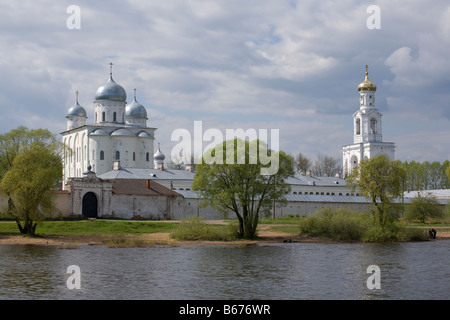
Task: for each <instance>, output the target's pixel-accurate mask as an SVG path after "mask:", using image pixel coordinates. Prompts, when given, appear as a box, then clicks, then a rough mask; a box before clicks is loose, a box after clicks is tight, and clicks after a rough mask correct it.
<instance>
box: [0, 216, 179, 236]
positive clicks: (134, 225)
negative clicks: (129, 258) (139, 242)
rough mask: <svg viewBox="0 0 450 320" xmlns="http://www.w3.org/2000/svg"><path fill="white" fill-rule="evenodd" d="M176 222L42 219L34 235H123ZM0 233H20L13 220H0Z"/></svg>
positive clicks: (160, 229) (165, 228)
mask: <svg viewBox="0 0 450 320" xmlns="http://www.w3.org/2000/svg"><path fill="white" fill-rule="evenodd" d="M176 224H177V223H175V222H173V223H170V222H146V221H145V222H144V221H140V222H137V221H110V220H99V219H97V220H80V221H44V222H41V223H39V224H38V226H37V228H36V235H38V236H50V235H51V236H59V235H94V234H96V235H121V234H122V235H124V234H143V233H155V232H170V230H172V229H173V228H174V227H175V225H176ZM0 234H20V232H19V229H18V227H17V225H16V223H15V222H6V221H2V222H0Z"/></svg>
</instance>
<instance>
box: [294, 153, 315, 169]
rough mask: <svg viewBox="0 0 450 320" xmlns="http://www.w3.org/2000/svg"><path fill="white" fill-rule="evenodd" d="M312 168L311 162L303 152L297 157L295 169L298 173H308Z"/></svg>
mask: <svg viewBox="0 0 450 320" xmlns="http://www.w3.org/2000/svg"><path fill="white" fill-rule="evenodd" d="M310 166H311V161H310V160H309V159H308V158H307V157H306V156H304V155H303V154H302V153H301V152H300V153H299V154H298V155H297V156H296V157H295V167H296V169H297V171H303V172H306V171H308V169H309V167H310Z"/></svg>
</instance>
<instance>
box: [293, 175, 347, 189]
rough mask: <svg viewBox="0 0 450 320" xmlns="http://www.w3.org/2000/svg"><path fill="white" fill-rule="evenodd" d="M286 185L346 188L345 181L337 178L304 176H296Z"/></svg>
mask: <svg viewBox="0 0 450 320" xmlns="http://www.w3.org/2000/svg"><path fill="white" fill-rule="evenodd" d="M285 181H286V183H288V184H290V185H308V186H321V187H324V186H327V187H346V186H347V184H346V182H345V180H344V179H342V178H337V177H316V176H307V175H302V174H298V173H297V174H295V175H294V176H290V177H288V178H287V179H286V180H285Z"/></svg>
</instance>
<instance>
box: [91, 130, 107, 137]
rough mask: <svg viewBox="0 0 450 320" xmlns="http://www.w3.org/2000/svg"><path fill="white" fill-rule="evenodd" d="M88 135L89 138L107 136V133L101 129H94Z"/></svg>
mask: <svg viewBox="0 0 450 320" xmlns="http://www.w3.org/2000/svg"><path fill="white" fill-rule="evenodd" d="M89 135H91V136H109V133H108V132H106V131H105V130H103V129H95V130H94V131H92V132H91V133H90V134H89Z"/></svg>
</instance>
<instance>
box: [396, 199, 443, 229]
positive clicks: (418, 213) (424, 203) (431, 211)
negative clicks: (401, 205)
mask: <svg viewBox="0 0 450 320" xmlns="http://www.w3.org/2000/svg"><path fill="white" fill-rule="evenodd" d="M443 209H444V208H443V207H442V206H441V205H440V204H439V202H438V201H437V200H436V199H435V198H433V197H432V196H429V195H426V196H421V195H420V194H418V195H417V197H416V198H414V200H412V201H411V204H410V205H409V206H408V207H407V208H406V213H405V216H404V218H405V220H408V221H419V222H421V223H425V222H426V220H427V219H430V218H442V217H443V216H444V210H443Z"/></svg>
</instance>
